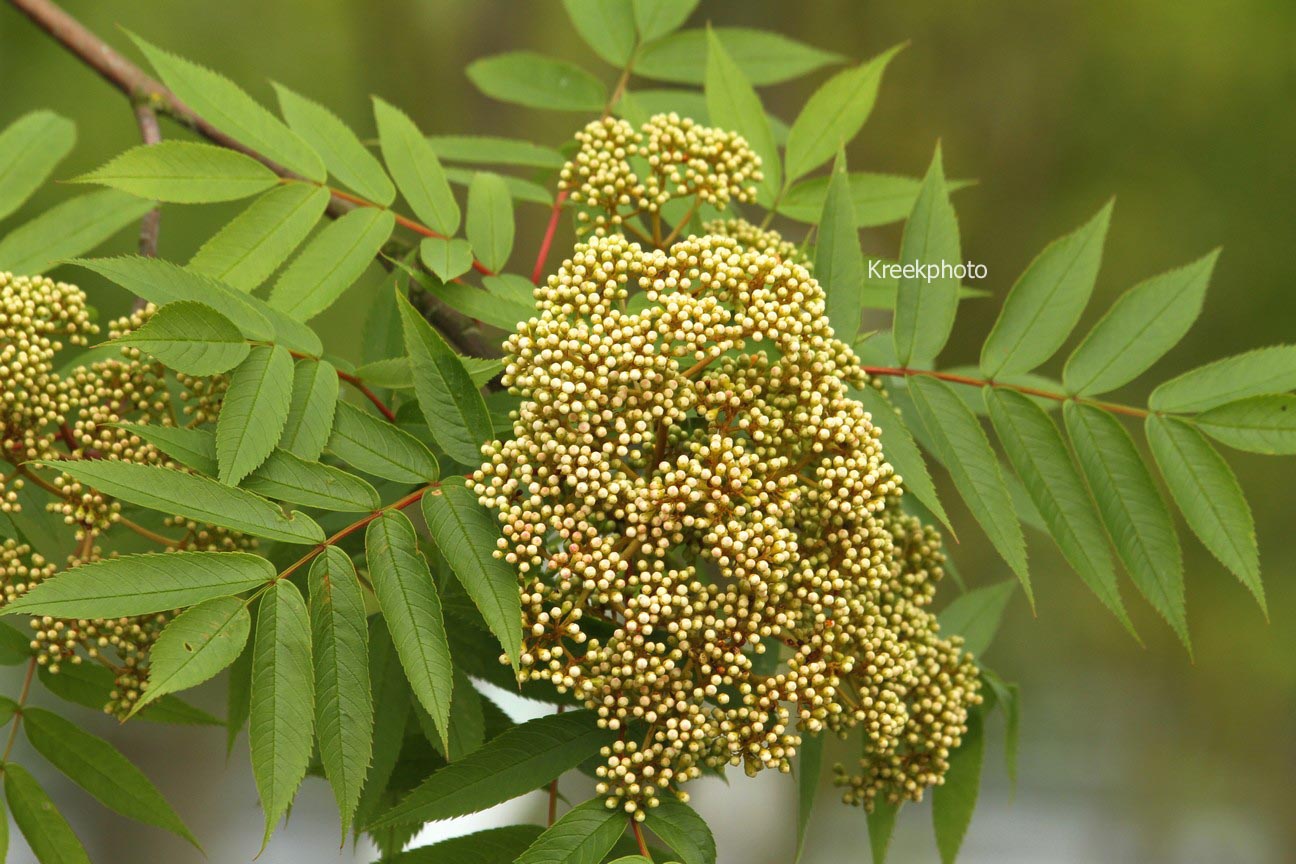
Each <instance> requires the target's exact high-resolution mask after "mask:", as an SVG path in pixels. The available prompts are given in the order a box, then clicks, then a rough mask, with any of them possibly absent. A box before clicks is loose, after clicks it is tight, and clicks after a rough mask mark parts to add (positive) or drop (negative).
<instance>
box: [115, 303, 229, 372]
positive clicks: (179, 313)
mask: <svg viewBox="0 0 1296 864" xmlns="http://www.w3.org/2000/svg"><path fill="white" fill-rule="evenodd" d="M115 343H116V344H118V345H129V346H131V347H134V348H138V349H139V350H141V351H143V352H144V353H146V354H151V355H152V356H153V357H155V358H156V359H157V360H159V361H160V362H161V363H162V364H163V365H164V366H167V367H169V368H171V369H174V370H176V371H177V372H183V373H185V374H186V375H196V376H198V377H200V378H201V377H207V376H209V375H216V374H218V373H221V372H226V371H228V370H230V369H233V368H234V367H235V366H237V365H239V364H240V363H242V362H243V361H244V360H245V359H246V358H247V356H248V352H249V350H250V349H249V348H248V344H247V340H246V339H244V338H243V334H242V332H240V330H239V329H238V328H237V327H235V326H234V324H233V322H231V321H230V320H229V319H228V318H226V317H225V316H224V315H222V314H220V313H219V312H217V311H216V310H215V309H213V308H212V307H210V306H206V305H204V304H202V303H197V302H194V301H192V300H179V301H177V302H175V303H168V304H167V305H165V306H163V307H161V308H159V309H158V310H157V311H156V312H154V313H153V315H152V316H151V317H150V318H149V319H148V321H145V322H144V326H143V327H141V328H140V329H138V330H135V331H132V332H131V333H128V334H127V335H125V336H123V337H121V338H120V339H117V340H115Z"/></svg>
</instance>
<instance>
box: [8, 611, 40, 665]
mask: <svg viewBox="0 0 1296 864" xmlns="http://www.w3.org/2000/svg"><path fill="white" fill-rule="evenodd" d="M31 657H32V647H31V640H30V639H28V638H27V637H26V636H24V635H23V634H22V633H19V632H18V631H17V630H15V629H14V628H13V627H12V626H10V625H9V624H6V623H4V622H3V621H0V666H17V665H18V664H19V663H26V662H27V661H28V660H30V659H31Z"/></svg>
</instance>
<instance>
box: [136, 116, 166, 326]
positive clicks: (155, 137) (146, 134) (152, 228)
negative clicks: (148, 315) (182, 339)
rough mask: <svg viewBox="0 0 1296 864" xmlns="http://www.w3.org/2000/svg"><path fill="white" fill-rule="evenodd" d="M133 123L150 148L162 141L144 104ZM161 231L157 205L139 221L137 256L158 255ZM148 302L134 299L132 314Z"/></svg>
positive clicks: (159, 209) (160, 131) (156, 120)
mask: <svg viewBox="0 0 1296 864" xmlns="http://www.w3.org/2000/svg"><path fill="white" fill-rule="evenodd" d="M135 122H136V123H137V124H138V125H139V130H140V138H141V139H143V141H144V143H145V144H146V145H149V146H152V145H154V144H157V143H159V142H160V141H161V140H162V129H161V127H159V126H158V118H157V112H156V111H154V110H153V109H152V108H151V107H149V105H148V104H147V103H145V102H136V103H135ZM161 229H162V205H160V204H159V205H157V206H156V207H154V208H153V209H152V210H150V211H149V212H147V213H145V214H144V218H143V219H141V220H140V230H139V254H140V255H142V256H144V257H145V258H156V257H157V253H158V233H159V232H160V231H161ZM147 306H148V301H147V300H145V299H144V298H143V297H136V298H135V302H134V303H132V304H131V311H132V312H143V311H144V309H145V308H146V307H147Z"/></svg>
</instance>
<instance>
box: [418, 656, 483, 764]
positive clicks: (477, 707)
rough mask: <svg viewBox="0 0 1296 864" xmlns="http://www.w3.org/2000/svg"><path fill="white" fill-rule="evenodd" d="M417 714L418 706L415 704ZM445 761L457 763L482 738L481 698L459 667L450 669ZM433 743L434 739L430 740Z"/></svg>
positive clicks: (419, 707)
mask: <svg viewBox="0 0 1296 864" xmlns="http://www.w3.org/2000/svg"><path fill="white" fill-rule="evenodd" d="M415 707H416V708H417V709H418V710H419V711H420V713H426V712H423V709H422V706H421V705H419V706H415ZM446 737H447V738H448V739H449V740H447V741H446V748H447V749H446V752H445V757H446V761H447V762H457V761H459V760H460V759H462V758H463V757H465V756H467V755H468V754H469V753H471V752H473V751H474V750H476V749H477V748H479V747H481V746H482V744H483V743H485V741H486V718H485V715H484V714H483V713H482V697H481V694H480V693H478V692H477V688H475V687H473V685H472V681H471V680H469V678H468V676H467V675H466V674H464V671H463V670H462V669H456V670H454V694H453V698H451V700H450V729H449V732H448V734H447V736H446ZM432 743H433V744H434V745H435V744H436V743H438V742H436V741H433V742H432Z"/></svg>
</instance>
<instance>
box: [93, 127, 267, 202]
mask: <svg viewBox="0 0 1296 864" xmlns="http://www.w3.org/2000/svg"><path fill="white" fill-rule="evenodd" d="M72 182H73V183H97V184H99V185H100V186H111V187H112V188H114V189H119V190H121V191H122V192H128V193H130V194H131V195H134V196H136V197H138V198H147V199H150V200H152V201H167V202H170V203H173V204H206V203H209V202H213V201H235V200H237V199H239V198H247V197H249V196H251V195H255V194H257V193H258V192H264V191H265V190H266V189H269V188H270V187H272V186H274V185H276V184H277V183H278V182H279V178H278V177H277V176H275V173H274V172H273V171H271V170H270V169H269V168H267V167H265V166H264V165H262V164H261V163H260V162H258V161H256V160H255V159H253V158H251V157H250V156H244V155H243V154H242V153H238V152H235V151H233V150H227V149H226V148H224V147H217V146H216V145H215V144H198V143H196V142H193V141H162V142H160V143H158V144H141V145H139V146H138V147H132V148H131V149H130V150H127V151H126V152H125V153H122V154H121V155H119V156H117V157H115V158H114V159H112V160H111V161H109V162H107V163H106V164H104V165H101V166H100V167H98V168H96V169H95V170H93V171H91V172H90V173H89V174H82V175H81V176H80V177H77V178H75V179H73V180H72Z"/></svg>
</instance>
